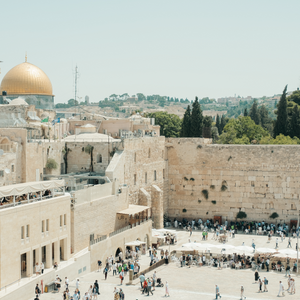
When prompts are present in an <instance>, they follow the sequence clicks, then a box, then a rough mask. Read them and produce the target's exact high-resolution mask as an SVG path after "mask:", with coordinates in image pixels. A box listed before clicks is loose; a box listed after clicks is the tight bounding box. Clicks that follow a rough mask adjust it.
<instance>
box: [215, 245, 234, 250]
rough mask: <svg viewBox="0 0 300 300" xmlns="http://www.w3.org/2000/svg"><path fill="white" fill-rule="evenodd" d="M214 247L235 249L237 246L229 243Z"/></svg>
mask: <svg viewBox="0 0 300 300" xmlns="http://www.w3.org/2000/svg"><path fill="white" fill-rule="evenodd" d="M214 247H215V248H218V249H225V250H230V249H234V248H235V246H232V245H228V244H222V245H216V246H214Z"/></svg>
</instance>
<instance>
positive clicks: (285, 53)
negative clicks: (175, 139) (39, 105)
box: [0, 0, 300, 103]
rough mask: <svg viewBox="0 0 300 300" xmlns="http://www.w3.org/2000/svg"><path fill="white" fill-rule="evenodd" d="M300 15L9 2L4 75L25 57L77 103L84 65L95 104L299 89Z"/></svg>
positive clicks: (85, 84)
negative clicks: (118, 98)
mask: <svg viewBox="0 0 300 300" xmlns="http://www.w3.org/2000/svg"><path fill="white" fill-rule="evenodd" d="M3 3H4V4H3ZM299 12H300V1H299V0H295V1H292V0H288V1H283V0H282V1H276V0H269V1H267V0H263V1H262V0H258V1H255V0H251V1H242V0H236V1H234V0H220V1H213V0H206V1H201V0H195V1H192V0H182V1H177V0H171V1H169V0H160V1H157V0H151V1H142V0H122V1H112V0H110V1H108V0H105V1H102V0H97V1H88V0H86V1H76V0H72V1H70V0H60V1H58V0H51V1H45V0H43V1H41V0H39V1H32V0H27V1H24V0H19V1H14V0H10V1H5V2H4V1H3V2H2V3H1V17H0V25H1V26H0V38H1V48H0V60H3V63H2V64H1V69H2V74H0V79H1V80H2V78H3V76H4V74H5V73H6V72H7V71H8V70H9V69H11V68H12V67H13V66H15V65H17V64H19V63H21V62H23V61H24V56H25V51H27V53H28V61H29V62H31V63H33V64H35V65H37V66H38V67H40V68H41V69H42V70H44V71H45V73H46V74H47V75H48V76H49V78H50V80H51V82H52V85H53V91H54V94H55V96H56V97H55V102H56V103H57V102H65V101H67V100H68V99H70V98H72V97H73V95H74V84H73V81H74V76H73V73H74V68H75V65H76V63H77V65H78V68H79V72H80V78H79V82H78V90H79V91H78V95H79V96H80V97H83V98H84V96H85V95H89V96H90V101H92V102H96V101H99V100H100V99H103V98H105V97H107V96H109V95H110V94H113V93H116V94H123V93H126V92H127V93H129V94H130V95H132V94H136V93H138V92H142V93H145V94H148V95H149V94H160V95H167V96H173V97H179V98H181V97H182V98H185V97H188V98H189V99H192V98H194V96H195V95H197V96H199V97H200V98H202V97H206V96H208V97H211V98H212V97H214V98H217V97H221V96H233V95H234V94H237V95H241V96H248V95H251V96H263V95H267V96H268V95H273V94H277V93H281V92H282V90H283V88H284V86H285V84H288V85H289V88H288V90H294V89H296V88H297V87H298V86H299V83H300V36H299V35H300V18H299Z"/></svg>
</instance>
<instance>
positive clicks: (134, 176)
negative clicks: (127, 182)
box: [133, 174, 136, 185]
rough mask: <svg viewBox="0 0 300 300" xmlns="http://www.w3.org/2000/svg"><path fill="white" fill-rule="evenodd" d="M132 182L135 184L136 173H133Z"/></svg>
mask: <svg viewBox="0 0 300 300" xmlns="http://www.w3.org/2000/svg"><path fill="white" fill-rule="evenodd" d="M133 184H134V185H136V174H134V175H133Z"/></svg>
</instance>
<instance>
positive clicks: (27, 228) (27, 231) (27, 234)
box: [26, 225, 29, 237]
mask: <svg viewBox="0 0 300 300" xmlns="http://www.w3.org/2000/svg"><path fill="white" fill-rule="evenodd" d="M26 237H29V225H26Z"/></svg>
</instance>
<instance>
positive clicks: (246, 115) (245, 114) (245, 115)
mask: <svg viewBox="0 0 300 300" xmlns="http://www.w3.org/2000/svg"><path fill="white" fill-rule="evenodd" d="M244 117H248V110H247V107H246V108H245V110H244Z"/></svg>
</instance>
